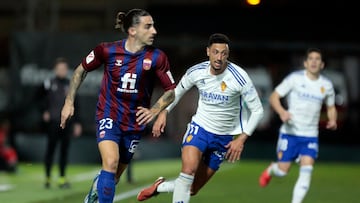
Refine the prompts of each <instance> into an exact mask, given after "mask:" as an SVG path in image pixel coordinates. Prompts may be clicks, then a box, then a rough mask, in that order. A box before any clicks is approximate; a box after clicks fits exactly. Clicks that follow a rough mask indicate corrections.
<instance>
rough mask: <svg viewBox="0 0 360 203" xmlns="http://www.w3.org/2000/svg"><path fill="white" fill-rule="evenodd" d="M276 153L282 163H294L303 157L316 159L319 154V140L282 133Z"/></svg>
mask: <svg viewBox="0 0 360 203" xmlns="http://www.w3.org/2000/svg"><path fill="white" fill-rule="evenodd" d="M276 151H277V158H278V161H280V162H289V161H294V160H295V159H297V158H298V157H299V156H302V155H307V156H310V157H312V158H313V159H316V158H317V156H318V152H319V140H318V138H317V137H299V136H294V135H288V134H282V133H280V135H279V139H278V143H277V149H276Z"/></svg>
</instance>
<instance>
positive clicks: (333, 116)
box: [326, 105, 337, 130]
mask: <svg viewBox="0 0 360 203" xmlns="http://www.w3.org/2000/svg"><path fill="white" fill-rule="evenodd" d="M327 117H328V119H329V120H328V122H327V124H326V129H330V130H336V129H337V123H336V121H337V110H336V107H335V105H332V106H328V107H327Z"/></svg>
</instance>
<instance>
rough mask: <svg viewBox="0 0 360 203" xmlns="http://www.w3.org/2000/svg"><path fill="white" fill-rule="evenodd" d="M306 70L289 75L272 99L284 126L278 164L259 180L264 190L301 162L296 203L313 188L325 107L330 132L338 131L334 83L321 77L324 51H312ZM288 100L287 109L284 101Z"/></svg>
mask: <svg viewBox="0 0 360 203" xmlns="http://www.w3.org/2000/svg"><path fill="white" fill-rule="evenodd" d="M304 67H305V70H297V71H295V72H292V73H291V74H289V75H288V76H287V77H286V78H285V79H284V80H283V81H282V82H281V83H280V84H279V85H278V86H277V87H276V88H275V91H273V93H272V94H271V95H270V104H271V106H272V107H273V109H274V110H275V112H276V113H277V114H279V117H280V119H281V120H282V122H283V124H282V125H281V127H280V133H279V139H278V143H277V162H275V163H271V164H270V166H269V167H267V169H265V170H264V171H263V173H262V174H261V176H260V178H259V184H260V186H261V187H265V186H267V185H268V184H269V182H270V180H271V177H272V176H276V177H284V176H285V175H286V174H287V173H288V172H289V170H290V166H291V162H292V161H295V160H297V159H298V160H299V161H300V162H299V163H300V172H299V176H298V179H297V181H296V184H295V187H294V189H293V195H292V201H291V202H292V203H301V202H302V201H303V199H304V198H305V195H306V193H307V191H308V189H309V187H310V182H311V174H312V171H313V165H314V162H315V159H316V158H317V156H318V151H319V148H318V146H319V140H318V134H319V132H318V125H319V119H320V112H321V108H322V105H323V103H325V105H326V106H327V116H328V119H329V120H328V123H327V126H326V128H328V129H331V130H336V128H337V124H336V120H337V110H336V108H335V92H334V88H333V84H332V82H331V81H330V80H329V79H328V78H326V77H325V76H323V75H321V74H320V72H321V70H322V69H323V68H324V62H323V59H322V53H321V50H319V49H317V48H310V49H308V50H307V52H306V58H305V60H304ZM285 96H287V109H286V108H285V107H284V106H283V105H282V104H281V101H280V99H281V98H283V97H285Z"/></svg>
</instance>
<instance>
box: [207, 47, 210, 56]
mask: <svg viewBox="0 0 360 203" xmlns="http://www.w3.org/2000/svg"><path fill="white" fill-rule="evenodd" d="M206 55H207V56H210V48H209V47H206Z"/></svg>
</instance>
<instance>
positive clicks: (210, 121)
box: [137, 33, 263, 203]
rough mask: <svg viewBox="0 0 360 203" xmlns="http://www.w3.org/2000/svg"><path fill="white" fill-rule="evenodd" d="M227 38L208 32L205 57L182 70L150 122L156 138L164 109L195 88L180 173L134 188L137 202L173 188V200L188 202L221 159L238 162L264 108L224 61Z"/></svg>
mask: <svg viewBox="0 0 360 203" xmlns="http://www.w3.org/2000/svg"><path fill="white" fill-rule="evenodd" d="M229 42H230V41H229V38H228V37H227V36H226V35H224V34H221V33H215V34H213V35H211V36H210V38H209V41H208V46H207V49H206V50H207V56H208V57H209V60H208V61H204V62H201V63H199V64H196V65H194V66H192V67H190V68H189V69H188V70H187V71H186V73H185V74H184V75H183V77H182V78H181V80H180V82H179V83H178V85H177V87H176V88H175V101H174V102H173V103H172V104H170V105H169V106H168V107H167V108H166V110H164V111H162V112H161V113H160V115H159V116H158V118H157V120H156V122H155V123H154V125H153V135H154V136H159V135H160V134H161V133H162V132H164V128H165V125H166V116H167V113H168V112H169V111H170V110H171V109H173V108H174V107H175V105H176V104H177V103H178V102H179V100H180V99H181V97H182V96H183V95H184V94H185V93H186V92H187V91H188V90H190V89H191V88H192V87H193V86H195V87H197V89H198V92H199V100H198V107H197V111H196V113H195V114H194V115H193V116H192V119H191V122H190V123H189V124H188V128H187V131H186V132H185V135H184V137H183V143H182V155H181V158H182V168H181V172H180V174H179V176H178V177H177V179H176V180H175V181H165V179H164V178H159V179H158V180H156V181H155V183H154V184H153V185H152V186H150V187H148V188H145V189H143V190H142V191H140V192H139V194H138V196H137V199H138V200H139V201H144V200H146V199H149V198H151V197H152V196H154V195H157V194H158V193H159V192H173V201H172V202H173V203H188V202H189V201H190V196H191V195H195V194H196V193H197V192H198V191H199V190H200V189H201V188H202V187H203V186H204V185H205V184H206V182H208V181H209V179H210V178H211V177H212V176H213V175H214V174H215V173H216V171H217V170H218V169H219V167H220V164H221V163H222V162H223V160H224V159H227V160H228V161H229V162H235V161H238V160H240V155H241V152H242V150H243V148H244V144H245V141H246V139H247V138H248V136H250V135H252V133H253V132H254V130H255V129H256V127H257V125H258V123H259V121H260V120H261V118H262V116H263V107H262V104H261V102H260V99H259V96H258V94H257V92H256V89H255V87H254V85H253V83H252V81H251V79H250V77H249V76H248V74H247V73H246V72H245V71H244V69H242V68H241V67H239V66H238V65H236V64H234V63H232V62H230V61H229V60H228V57H229V52H230V50H229ZM245 104H246V108H245Z"/></svg>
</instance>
